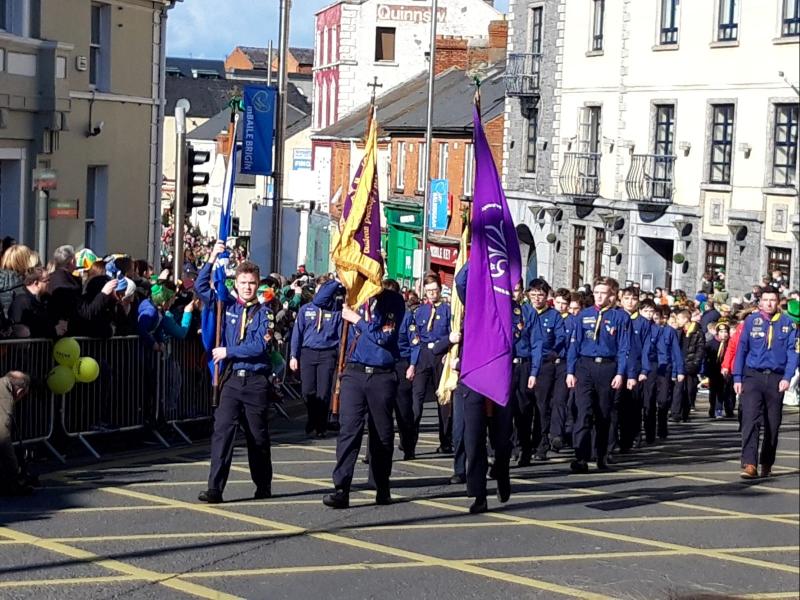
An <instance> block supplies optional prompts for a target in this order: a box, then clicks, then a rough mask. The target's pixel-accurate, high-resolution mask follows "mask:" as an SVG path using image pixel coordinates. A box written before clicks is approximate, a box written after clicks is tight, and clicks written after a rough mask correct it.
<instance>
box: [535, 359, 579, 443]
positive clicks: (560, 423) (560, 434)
mask: <svg viewBox="0 0 800 600" xmlns="http://www.w3.org/2000/svg"><path fill="white" fill-rule="evenodd" d="M554 362H555V365H556V370H555V375H554V377H555V383H554V384H553V395H552V399H551V401H550V429H549V430H548V437H549V439H551V440H552V439H553V438H560V439H561V440H563V439H564V437H565V435H566V433H567V423H568V422H569V421H571V419H570V417H569V414H568V406H567V405H568V403H569V402H568V400H569V395H570V394H569V393H570V390H569V388H568V387H567V361H566V360H565V359H563V358H558V359H556V361H554ZM537 386H538V383H537Z"/></svg>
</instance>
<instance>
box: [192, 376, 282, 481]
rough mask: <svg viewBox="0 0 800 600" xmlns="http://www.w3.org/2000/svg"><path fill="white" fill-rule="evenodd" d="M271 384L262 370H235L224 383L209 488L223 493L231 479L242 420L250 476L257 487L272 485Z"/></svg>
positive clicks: (218, 408)
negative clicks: (254, 371) (238, 430)
mask: <svg viewBox="0 0 800 600" xmlns="http://www.w3.org/2000/svg"><path fill="white" fill-rule="evenodd" d="M269 393H270V384H269V381H268V380H267V376H266V375H264V374H262V373H252V372H249V371H246V372H245V373H244V376H241V375H237V374H236V373H234V374H233V375H231V376H230V377H229V378H228V379H227V380H226V381H225V382H224V383H223V385H222V391H221V392H220V398H219V406H218V407H217V409H216V410H215V411H214V433H213V435H212V437H211V472H210V473H209V476H208V489H209V490H212V491H217V492H220V493H222V491H223V490H224V489H225V484H226V483H227V481H228V474H229V473H230V470H231V461H232V460H233V447H234V445H235V443H236V429H237V428H238V426H239V425H240V424H241V425H242V429H244V434H245V438H246V439H247V462H248V464H249V465H250V477H252V479H253V483H255V484H256V487H257V488H260V489H270V487H271V485H272V455H271V453H270V440H269Z"/></svg>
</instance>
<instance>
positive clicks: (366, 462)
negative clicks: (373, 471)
mask: <svg viewBox="0 0 800 600" xmlns="http://www.w3.org/2000/svg"><path fill="white" fill-rule="evenodd" d="M361 462H362V463H364V464H365V465H368V464H369V456H367V455H366V454H365V455H364V458H362V459H361Z"/></svg>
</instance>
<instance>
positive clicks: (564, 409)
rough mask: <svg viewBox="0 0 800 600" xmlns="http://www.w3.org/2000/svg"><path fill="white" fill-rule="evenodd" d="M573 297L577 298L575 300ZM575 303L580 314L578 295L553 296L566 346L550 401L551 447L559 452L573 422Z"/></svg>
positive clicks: (560, 354)
mask: <svg viewBox="0 0 800 600" xmlns="http://www.w3.org/2000/svg"><path fill="white" fill-rule="evenodd" d="M573 296H575V298H574V299H573ZM573 300H574V303H575V307H574V308H573V312H574V313H575V314H578V313H579V312H580V310H581V308H580V301H579V299H578V296H577V294H572V293H571V292H570V291H569V290H568V289H566V288H561V289H559V290H557V291H556V293H555V296H553V308H555V309H556V310H557V311H558V314H559V315H561V319H562V322H563V324H564V345H563V346H562V347H561V349H560V350H559V351H558V356H557V357H556V359H555V360H554V362H555V363H556V373H555V383H554V384H553V394H552V397H551V398H552V399H551V401H550V429H549V432H548V435H549V438H550V447H551V448H552V449H553V450H554V451H556V452H559V451H560V450H561V448H563V447H564V443H565V438H566V434H567V423H569V422H571V420H572V419H571V417H570V415H569V396H570V393H571V390H569V389H568V388H567V381H566V379H567V349H568V348H569V342H570V339H571V338H572V332H573V331H574V329H575V319H574V318H573V312H571V311H570V305H571V304H572V303H573Z"/></svg>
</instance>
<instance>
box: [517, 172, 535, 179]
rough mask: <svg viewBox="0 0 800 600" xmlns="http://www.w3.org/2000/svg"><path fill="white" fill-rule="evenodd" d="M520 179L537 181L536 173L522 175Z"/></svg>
mask: <svg viewBox="0 0 800 600" xmlns="http://www.w3.org/2000/svg"><path fill="white" fill-rule="evenodd" d="M519 178H520V179H536V173H520V174H519Z"/></svg>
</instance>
